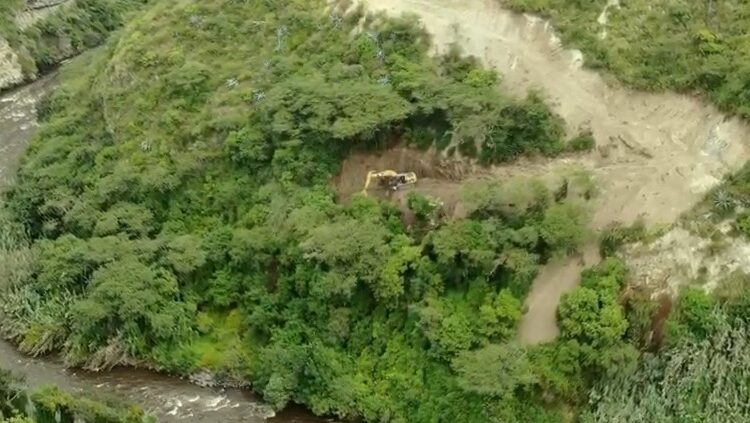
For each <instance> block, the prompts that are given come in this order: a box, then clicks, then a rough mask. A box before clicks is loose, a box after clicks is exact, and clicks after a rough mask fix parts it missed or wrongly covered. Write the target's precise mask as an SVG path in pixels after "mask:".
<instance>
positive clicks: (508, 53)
mask: <svg viewBox="0 0 750 423" xmlns="http://www.w3.org/2000/svg"><path fill="white" fill-rule="evenodd" d="M367 7H368V9H369V10H371V11H378V12H386V13H387V14H389V15H402V14H413V15H416V16H418V18H419V19H420V21H421V22H422V24H423V25H424V27H425V29H426V30H427V31H428V32H429V33H430V34H431V35H432V36H433V44H434V46H435V52H436V53H439V52H444V51H446V50H447V49H448V48H449V47H450V46H451V45H453V44H457V45H458V46H459V47H460V48H461V49H462V50H463V51H464V52H465V53H466V54H469V55H473V56H476V57H478V58H479V59H481V60H482V61H483V62H484V63H485V64H487V65H489V66H492V67H494V68H495V69H497V70H498V72H499V73H500V74H501V75H502V77H503V89H504V90H506V91H509V92H511V93H513V94H516V95H524V94H525V92H526V91H527V90H528V89H530V88H539V89H541V90H542V91H543V92H544V93H545V94H546V95H547V97H548V99H549V102H550V104H552V106H553V108H554V109H555V111H557V112H558V113H559V114H560V115H561V116H562V117H563V118H564V119H565V120H566V122H567V124H568V131H569V133H570V134H574V133H576V132H577V131H579V130H580V129H582V128H590V129H591V130H592V132H593V134H594V137H595V138H596V140H597V150H596V151H595V152H593V153H591V154H589V155H587V156H585V157H581V158H576V159H569V160H565V161H562V160H556V161H548V162H534V163H519V164H515V165H510V166H505V167H498V168H496V169H494V170H492V173H494V174H496V175H497V177H499V178H503V177H506V176H508V175H512V174H525V175H529V174H532V175H534V174H536V175H543V174H549V173H550V172H557V171H559V170H560V169H563V168H564V167H566V166H570V165H571V164H575V165H580V166H582V167H584V168H586V169H589V170H590V171H591V172H592V174H593V175H594V177H595V179H596V181H597V185H598V186H599V187H600V189H601V195H600V196H599V198H598V200H597V201H596V204H595V211H594V216H593V220H592V228H593V229H600V228H602V227H604V226H605V225H607V224H608V223H611V222H614V221H620V222H624V223H629V222H632V221H634V220H635V219H637V218H638V217H639V216H640V217H642V218H643V219H644V220H645V221H646V223H649V224H657V223H671V222H674V221H675V219H676V218H677V217H678V216H679V215H680V214H681V213H682V212H684V211H686V210H688V209H689V208H690V207H692V206H693V205H694V204H695V203H696V202H697V201H699V200H700V199H701V198H702V196H703V195H704V194H705V193H706V192H707V191H708V190H709V189H710V188H712V187H714V186H715V185H716V184H717V183H719V181H720V180H721V178H722V176H723V175H725V174H727V173H729V172H731V171H733V170H736V169H738V168H739V167H740V166H741V165H742V164H743V163H744V162H745V161H746V160H747V159H748V158H749V157H750V146H749V145H748V143H747V141H746V140H748V135H749V134H750V128H748V125H747V124H746V123H745V122H743V121H741V120H740V119H737V118H732V117H728V116H726V115H724V114H722V113H720V112H719V111H718V110H717V109H716V108H715V107H713V106H711V105H709V104H706V103H705V102H704V101H702V100H700V99H698V98H695V97H691V96H687V95H680V94H675V93H656V94H653V93H643V92H636V91H633V90H630V89H627V88H624V87H621V86H617V85H616V84H608V83H607V82H605V81H604V80H603V79H602V77H601V76H600V75H599V74H598V73H596V72H593V71H590V70H587V69H584V68H582V64H583V56H582V55H581V53H580V52H579V51H577V50H568V49H564V48H562V47H561V44H560V40H559V38H558V37H557V36H556V35H555V34H554V31H553V29H552V28H551V26H550V25H549V23H548V22H545V21H544V20H541V19H539V18H537V17H533V16H528V15H520V14H517V13H514V12H511V11H509V10H507V9H504V8H503V7H502V5H501V4H500V2H499V0H377V1H375V0H371V1H370V2H369V3H368V4H367ZM587 255H588V254H587ZM579 260H580V258H573V259H571V260H570V261H569V262H568V263H557V264H550V265H549V267H548V268H546V269H543V270H542V272H540V275H539V277H538V278H537V280H536V281H535V283H534V286H533V288H532V292H531V294H530V296H529V300H528V301H527V306H528V312H527V314H526V315H525V317H524V321H523V322H522V324H521V327H520V331H519V332H520V333H519V336H520V339H521V341H523V342H526V343H537V342H545V341H550V340H552V339H554V338H555V336H556V335H557V332H558V330H557V325H556V321H555V313H554V310H555V309H556V308H557V304H558V303H559V300H560V296H561V295H562V294H564V293H565V292H567V291H569V290H571V289H573V288H574V287H575V286H576V284H577V282H578V271H574V268H578V265H577V264H576V263H577V262H578V261H579ZM594 261H596V260H589V262H594ZM578 270H580V269H578ZM550 310H552V311H550Z"/></svg>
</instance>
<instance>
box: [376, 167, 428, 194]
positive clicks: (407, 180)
mask: <svg viewBox="0 0 750 423" xmlns="http://www.w3.org/2000/svg"><path fill="white" fill-rule="evenodd" d="M373 181H374V182H376V183H377V184H378V186H380V187H381V188H384V189H389V190H392V191H398V189H399V188H401V187H402V186H404V185H411V184H414V183H416V182H417V174H416V173H414V172H404V173H398V172H396V171H395V170H381V171H374V170H371V171H369V172H367V180H366V181H365V187H364V188H363V189H362V193H363V194H365V195H367V190H368V189H369V188H370V185H371V184H372V183H373Z"/></svg>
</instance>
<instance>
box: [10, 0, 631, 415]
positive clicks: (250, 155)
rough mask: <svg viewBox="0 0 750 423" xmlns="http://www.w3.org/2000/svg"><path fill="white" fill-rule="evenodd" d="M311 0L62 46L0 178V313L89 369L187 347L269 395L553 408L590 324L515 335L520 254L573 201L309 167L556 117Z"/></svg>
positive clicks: (30, 342)
mask: <svg viewBox="0 0 750 423" xmlns="http://www.w3.org/2000/svg"><path fill="white" fill-rule="evenodd" d="M282 3H283V4H282ZM323 10H324V9H323V2H322V1H321V2H310V1H307V0H305V1H302V0H299V1H293V2H270V1H269V2H240V1H229V0H227V1H221V0H213V1H198V0H188V1H183V2H179V3H177V4H174V3H173V2H166V1H164V2H155V3H154V4H152V5H151V6H149V7H148V8H147V9H145V10H144V11H143V13H142V14H140V15H138V17H137V18H135V20H134V21H132V22H131V23H130V24H129V25H128V27H127V28H126V29H125V30H124V31H123V33H122V34H121V35H120V36H119V37H118V38H117V39H115V40H113V41H112V42H111V43H108V45H107V46H106V47H105V48H103V49H101V50H100V51H98V52H95V53H94V54H89V55H86V56H85V57H82V58H80V59H79V60H77V61H76V62H75V63H74V64H71V66H69V67H67V68H66V70H64V72H63V75H62V79H63V81H64V83H63V85H62V86H61V87H60V88H59V89H58V90H57V91H56V92H55V94H54V95H52V96H51V97H50V98H48V99H46V100H45V102H44V104H43V107H41V114H40V116H41V117H42V118H43V119H44V120H45V123H44V125H43V127H42V128H41V129H40V130H39V133H38V135H37V137H36V139H35V140H34V141H33V142H32V145H31V146H30V148H29V150H28V153H27V156H26V158H25V159H24V162H23V164H22V168H21V170H20V172H19V175H18V180H17V183H16V185H15V186H14V187H13V188H12V189H11V190H10V191H9V192H8V193H7V195H6V205H5V207H4V209H3V213H4V214H3V216H4V217H3V222H4V223H3V228H4V229H3V234H4V235H3V236H4V241H3V243H2V244H0V246H2V247H3V248H2V250H0V257H2V260H4V261H5V262H8V263H13V266H12V267H10V268H9V269H8V270H7V272H9V274H8V275H7V277H5V278H3V280H2V282H3V287H2V294H1V295H2V302H0V304H2V305H1V306H0V312H1V313H2V323H0V326H1V328H2V332H3V334H4V335H5V336H6V337H9V338H10V339H13V340H14V341H16V342H17V343H18V344H19V347H20V348H21V349H22V350H23V351H25V352H28V353H31V354H37V355H38V354H44V353H47V352H51V351H59V352H60V353H61V355H62V357H63V359H64V360H65V361H66V362H67V363H68V364H70V365H79V366H85V367H88V368H93V369H106V368H108V367H110V366H113V365H117V364H128V363H132V362H143V361H145V362H148V363H150V364H152V365H153V366H156V367H158V368H160V369H162V370H165V371H169V372H175V373H179V374H188V373H191V372H195V371H198V370H202V369H207V370H209V371H211V372H213V373H215V374H217V375H219V376H220V377H224V378H226V379H228V380H238V381H242V382H251V383H252V385H253V386H254V387H255V389H256V390H257V391H258V392H260V393H261V394H262V395H263V396H264V397H265V399H267V400H268V401H269V402H270V403H271V404H273V405H274V406H275V407H277V408H281V407H284V406H285V405H286V404H288V403H290V402H298V403H303V404H306V405H307V406H309V407H310V408H311V409H312V410H313V411H314V412H315V413H318V414H332V415H337V416H339V417H342V418H355V417H362V418H363V419H365V420H367V421H383V420H388V421H394V422H395V421H414V422H433V421H443V420H444V421H453V422H480V421H497V420H500V421H521V422H524V421H528V422H536V421H550V422H551V421H559V420H560V418H561V415H560V414H559V413H560V409H561V403H559V402H556V401H553V402H549V403H546V402H544V401H542V400H541V397H540V395H539V392H540V391H543V390H544V391H552V390H555V392H556V391H557V390H558V387H556V386H554V383H558V382H559V379H560V378H561V377H562V376H560V374H561V373H560V372H561V371H563V370H561V366H560V365H558V361H559V360H566V364H567V365H569V366H573V367H574V368H575V369H577V371H578V370H580V371H579V372H578V373H576V372H574V373H573V375H574V376H575V377H579V378H583V375H584V373H582V372H583V371H584V370H581V369H589V365H588V364H586V363H581V364H580V365H579V364H574V363H578V360H579V359H581V360H582V358H583V357H584V356H586V355H587V354H589V353H587V352H585V351H584V347H583V346H585V345H588V344H587V343H588V342H592V343H595V344H596V345H594V346H591V347H588V346H586V347H585V348H589V349H590V348H606V347H608V346H609V345H610V343H609V342H610V341H612V342H614V341H613V340H612V339H610V340H609V341H607V342H594V341H592V340H586V341H585V342H584V341H579V340H577V339H574V338H575V337H576V336H575V335H571V339H570V342H569V344H570V348H571V349H570V351H571V352H570V355H568V356H565V357H560V356H558V355H555V354H553V353H554V351H552V354H547V352H544V351H543V352H535V351H527V350H526V349H525V348H523V347H521V346H519V345H517V344H516V343H515V342H514V341H513V338H514V334H515V326H516V325H517V323H518V321H519V319H520V317H521V305H522V302H523V299H524V297H525V295H526V293H527V291H528V289H529V286H530V283H531V281H532V279H533V277H534V275H535V274H536V271H537V268H538V266H539V265H540V264H541V263H543V262H544V261H545V260H547V259H548V258H549V257H552V256H554V255H563V254H566V253H569V252H573V251H575V250H576V249H577V247H578V246H579V245H580V243H581V242H582V241H583V238H584V234H585V231H584V226H585V224H586V219H587V214H586V213H585V204H584V203H581V202H578V201H583V200H576V199H575V198H571V199H570V200H568V197H569V196H567V195H565V196H557V195H553V194H552V193H551V192H550V191H549V190H548V189H547V187H545V186H544V185H543V184H542V183H541V182H538V181H508V182H507V183H503V184H489V185H486V186H477V187H475V190H474V192H473V193H471V195H470V197H471V200H472V201H471V204H469V207H468V209H467V217H466V218H464V219H458V220H447V219H445V218H444V216H442V214H441V211H440V210H441V205H440V202H439V199H436V198H430V197H425V196H419V195H411V196H409V198H408V207H409V208H410V209H411V210H410V212H412V213H413V214H414V215H415V216H416V219H417V221H418V222H417V224H416V225H414V226H415V227H414V228H410V227H407V226H406V225H405V224H404V223H403V222H402V212H404V211H406V210H400V209H398V208H397V207H396V206H395V205H394V204H391V203H389V202H386V201H379V200H376V199H372V198H366V197H363V196H355V197H354V198H353V199H352V200H351V201H350V202H349V203H347V204H340V203H337V202H336V200H335V198H336V193H335V192H334V190H333V188H331V186H330V185H329V184H328V181H329V180H330V178H331V177H332V176H333V175H335V174H336V173H337V172H338V169H339V166H340V163H341V161H342V159H343V158H345V157H346V156H347V155H348V154H350V153H351V152H352V151H355V150H376V149H383V148H388V147H390V146H392V145H393V144H394V143H398V142H401V143H406V144H414V145H419V146H428V144H429V145H435V146H436V147H437V148H445V147H447V146H448V145H452V146H458V148H460V149H461V151H462V152H464V153H467V152H469V153H471V154H473V155H476V157H477V159H478V160H479V161H481V162H485V163H496V162H500V161H506V160H511V159H513V158H515V157H517V156H519V155H522V154H549V155H552V154H556V153H558V152H560V151H562V150H563V148H564V143H563V142H562V135H563V131H562V127H563V126H562V121H561V120H560V118H559V117H557V116H555V115H554V114H553V113H552V112H550V110H549V109H548V108H547V106H546V105H545V104H544V103H543V102H542V100H541V96H539V95H538V94H535V93H532V94H530V95H529V96H528V98H526V99H522V100H516V99H513V98H510V97H507V96H505V95H503V93H501V92H500V90H499V89H497V87H496V82H497V77H496V75H495V74H494V73H493V72H490V71H487V70H484V69H482V68H480V67H479V66H478V64H477V63H476V62H475V61H474V60H471V59H465V58H461V57H460V56H459V55H457V54H455V53H454V54H451V55H448V56H446V57H441V58H438V59H433V58H430V57H428V55H427V50H428V44H427V37H426V36H425V35H424V34H423V33H422V32H421V30H420V29H419V28H418V27H416V26H415V25H414V24H413V22H410V21H408V20H394V19H389V20H386V19H383V18H377V19H375V18H374V17H370V18H368V21H367V22H366V23H365V25H364V26H363V27H362V29H361V30H357V29H355V26H356V23H357V21H358V20H359V18H360V15H358V14H357V13H354V14H352V15H350V16H346V17H344V16H341V15H338V14H336V13H335V12H326V13H323ZM363 99H366V101H363ZM529 186H531V187H532V189H531V190H529V189H528V187H529ZM467 195H468V193H467ZM570 197H575V196H570ZM4 271H6V270H4ZM606 311H609V309H606ZM594 312H595V313H598V311H594ZM583 317H585V318H587V319H588V318H590V316H588V315H585V316H584V315H581V318H583ZM577 318H579V316H578V315H571V316H570V317H569V318H568V321H571V322H572V321H573V320H575V319H577ZM603 332H604V330H603ZM617 333H619V332H617ZM617 333H614V332H613V333H607V336H610V337H615V336H616V335H617ZM574 345H580V346H581V347H575V346H574ZM540 363H541V364H540ZM486 368H493V369H497V373H495V374H493V375H486V374H484V373H483V372H482V369H486ZM553 377H556V378H558V379H556V380H554V381H552V382H551V381H550V378H553ZM587 381H588V379H586V380H580V381H579V382H570V383H568V384H567V385H566V386H565V387H564V389H565V393H566V394H567V395H568V396H569V397H575V398H578V399H580V398H583V397H584V394H585V391H582V388H583V387H584V386H585V385H586V383H588V382H587ZM560 383H563V382H560ZM573 385H575V386H573ZM560 389H563V388H560Z"/></svg>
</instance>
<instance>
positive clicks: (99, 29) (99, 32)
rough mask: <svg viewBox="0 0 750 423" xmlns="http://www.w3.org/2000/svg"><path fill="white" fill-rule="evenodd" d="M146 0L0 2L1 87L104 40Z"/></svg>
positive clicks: (26, 78)
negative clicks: (0, 3)
mask: <svg viewBox="0 0 750 423" xmlns="http://www.w3.org/2000/svg"><path fill="white" fill-rule="evenodd" d="M145 2H146V1H144V0H10V1H6V2H5V3H4V4H2V5H0V91H2V90H5V89H8V88H11V87H14V86H17V85H20V84H22V83H24V82H28V81H33V80H34V79H36V78H37V77H39V76H40V75H41V74H43V73H45V72H46V71H48V70H49V69H50V68H52V67H54V66H56V65H57V64H59V63H60V62H61V61H63V60H65V59H68V58H70V57H72V56H75V55H76V54H79V53H81V52H83V51H85V50H87V49H89V48H91V47H94V46H96V45H99V44H101V43H102V42H103V41H104V40H105V39H106V37H107V35H108V34H109V33H110V32H112V31H113V30H115V29H117V28H118V27H120V26H121V25H122V23H123V22H124V20H125V17H126V15H127V14H128V13H129V12H130V11H132V10H135V9H136V8H138V7H139V6H140V5H142V4H144V3H145Z"/></svg>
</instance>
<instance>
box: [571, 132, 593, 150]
mask: <svg viewBox="0 0 750 423" xmlns="http://www.w3.org/2000/svg"><path fill="white" fill-rule="evenodd" d="M566 147H567V149H568V150H570V151H590V150H593V149H594V147H596V140H594V135H593V134H592V133H591V131H584V132H581V133H580V134H578V135H577V136H576V137H575V138H573V139H571V140H570V141H568V144H567V146H566Z"/></svg>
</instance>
